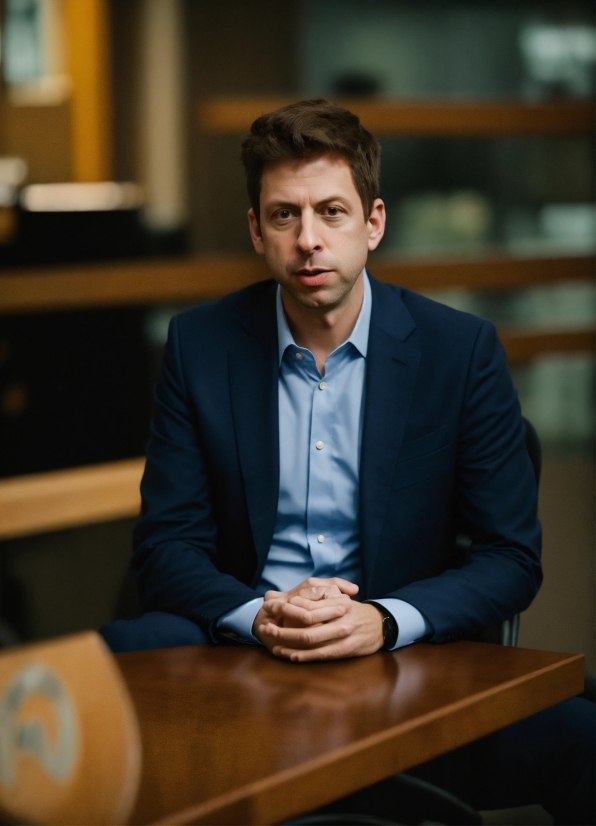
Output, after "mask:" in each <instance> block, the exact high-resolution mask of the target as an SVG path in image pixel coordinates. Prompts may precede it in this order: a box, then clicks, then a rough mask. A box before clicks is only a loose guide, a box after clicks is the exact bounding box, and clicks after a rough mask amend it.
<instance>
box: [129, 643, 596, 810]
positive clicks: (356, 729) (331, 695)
mask: <svg viewBox="0 0 596 826" xmlns="http://www.w3.org/2000/svg"><path fill="white" fill-rule="evenodd" d="M117 661H118V664H119V666H120V668H121V669H122V672H123V674H124V676H125V679H126V681H127V683H128V686H129V689H130V692H131V694H132V697H133V700H134V704H135V706H136V710H137V714H138V718H139V723H140V727H141V737H142V741H143V772H142V779H141V786H140V791H139V796H138V800H137V803H136V807H135V810H134V812H133V815H132V817H131V822H133V823H147V822H154V821H161V822H167V823H208V824H226V823H227V824H233V823H241V824H253V823H254V824H267V823H276V822H279V821H281V820H284V819H286V818H289V817H290V816H292V815H295V814H298V813H300V812H301V811H307V810H309V809H311V808H315V807H317V806H320V805H322V804H324V803H328V802H330V801H332V800H334V799H337V798H338V797H341V796H343V795H345V794H348V793H350V792H352V791H355V790H357V789H359V788H362V787H364V786H367V785H369V784H371V783H374V782H376V781H378V780H380V779H382V778H384V777H387V776H389V775H390V774H392V773H394V772H399V771H403V770H404V769H408V768H411V767H412V766H415V765H417V764H419V763H422V762H424V761H425V760H428V759H430V758H432V757H435V756H437V755H439V754H442V753H443V752H446V751H449V750H451V749H453V748H455V747H457V746H460V745H462V744H464V743H467V742H470V741H472V740H475V739H477V738H478V737H481V736H483V735H485V734H488V733H490V732H492V731H495V730H496V729H498V728H501V727H502V726H506V725H508V724H509V723H512V722H514V721H516V720H519V719H522V718H523V717H527V716H528V715H530V714H533V713H534V712H537V711H540V710H541V709H544V708H546V707H548V706H550V705H553V704H554V703H557V702H559V701H561V700H564V699H566V698H568V697H572V696H574V695H575V694H578V693H580V692H581V691H582V689H583V657H581V656H578V655H572V654H555V653H552V652H548V651H530V650H524V649H517V648H504V647H501V646H496V645H488V644H486V643H472V642H463V641H462V642H455V643H450V644H447V645H440V646H433V645H428V644H419V645H415V646H412V647H410V648H405V649H402V650H401V651H397V652H394V653H379V654H375V655H373V656H371V657H364V658H361V659H354V660H344V661H339V662H334V663H326V664H300V665H297V664H291V663H287V662H282V661H279V660H275V659H274V658H273V657H271V656H269V655H268V654H267V653H266V652H265V651H264V650H262V649H259V648H252V647H250V648H249V647H218V648H212V647H210V646H199V647H189V648H174V649H168V650H161V651H147V652H135V653H130V654H119V655H118V656H117Z"/></svg>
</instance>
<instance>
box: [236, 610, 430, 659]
mask: <svg viewBox="0 0 596 826" xmlns="http://www.w3.org/2000/svg"><path fill="white" fill-rule="evenodd" d="M375 602H378V603H379V605H382V606H383V608H386V609H387V610H388V611H389V612H390V613H391V614H393V617H394V619H395V621H396V623H397V627H398V629H399V633H398V635H397V642H396V643H395V645H394V646H393V648H392V649H391V650H392V651H395V649H396V648H403V646H404V645H411V644H412V643H413V642H417V641H418V640H421V639H422V637H425V636H426V635H427V634H430V633H431V631H432V627H431V625H430V623H429V622H427V620H426V619H425V618H424V617H423V615H422V614H421V613H420V611H419V610H418V609H417V608H414V606H413V605H410V603H409V602H404V600H403V599H395V598H393V597H386V598H384V599H375ZM249 604H250V603H249Z"/></svg>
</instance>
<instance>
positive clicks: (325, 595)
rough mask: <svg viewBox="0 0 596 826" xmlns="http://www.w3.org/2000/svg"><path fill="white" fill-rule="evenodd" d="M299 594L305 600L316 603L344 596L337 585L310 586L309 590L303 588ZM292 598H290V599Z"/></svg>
mask: <svg viewBox="0 0 596 826" xmlns="http://www.w3.org/2000/svg"><path fill="white" fill-rule="evenodd" d="M297 593H298V595H299V596H302V597H304V598H305V599H312V600H315V601H318V600H321V599H332V598H333V597H341V596H343V594H342V592H341V591H340V590H339V588H338V587H337V585H310V586H309V587H308V588H301V589H300V590H299V591H298V592H297ZM292 598H293V597H290V599H292Z"/></svg>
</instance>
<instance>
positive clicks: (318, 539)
mask: <svg viewBox="0 0 596 826" xmlns="http://www.w3.org/2000/svg"><path fill="white" fill-rule="evenodd" d="M324 541H325V537H324V536H323V534H322V533H320V534H319V535H318V536H317V542H321V543H322V542H324Z"/></svg>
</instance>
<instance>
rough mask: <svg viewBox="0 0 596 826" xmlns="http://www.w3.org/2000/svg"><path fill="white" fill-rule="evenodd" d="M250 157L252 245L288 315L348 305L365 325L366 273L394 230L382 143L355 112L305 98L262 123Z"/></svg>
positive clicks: (245, 153)
mask: <svg viewBox="0 0 596 826" xmlns="http://www.w3.org/2000/svg"><path fill="white" fill-rule="evenodd" d="M242 159H243V161H244V164H245V167H246V171H247V178H248V190H249V194H250V197H251V201H252V204H253V205H252V207H251V208H250V210H249V211H248V222H249V228H250V234H251V238H252V242H253V245H254V248H255V250H256V251H257V253H259V254H261V255H264V256H265V259H266V261H267V265H268V268H269V271H270V272H271V275H272V276H273V277H274V278H275V279H276V281H277V282H278V283H279V284H281V286H282V290H283V293H282V297H283V299H284V306H285V308H286V313H288V312H290V313H291V311H292V307H293V308H294V311H295V312H304V311H306V312H307V313H309V312H310V311H312V310H314V311H315V312H317V313H322V314H323V315H325V316H327V314H328V313H334V312H335V311H336V310H337V311H339V310H342V309H343V310H345V311H346V312H348V315H350V313H351V314H352V315H354V313H355V315H354V319H355V318H356V316H357V314H358V310H359V307H360V303H361V300H362V295H363V293H362V287H363V281H362V278H361V274H362V272H363V269H364V265H365V264H366V259H367V256H368V253H369V252H370V251H371V250H374V249H375V248H376V247H377V245H378V244H379V242H380V240H381V238H382V237H383V232H384V228H385V208H384V205H383V202H382V201H381V199H380V198H378V197H376V194H377V188H378V169H379V145H378V143H377V141H376V139H375V138H374V137H373V136H372V135H371V134H370V132H368V131H367V130H366V129H364V128H363V127H362V126H361V125H360V122H359V120H358V118H357V117H356V116H355V115H352V114H351V113H350V112H347V111H346V110H345V109H340V108H339V107H338V106H333V105H332V104H330V103H327V102H326V101H305V102H303V103H296V104H293V105H291V106H287V107H285V108H284V109H279V110H277V111H276V112H272V113H271V114H269V115H264V116H263V117H261V118H258V119H257V120H256V121H255V122H254V123H253V125H252V129H251V134H250V135H249V137H247V138H246V140H245V141H244V143H243V147H242ZM354 287H357V289H354ZM336 317H337V316H336Z"/></svg>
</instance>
